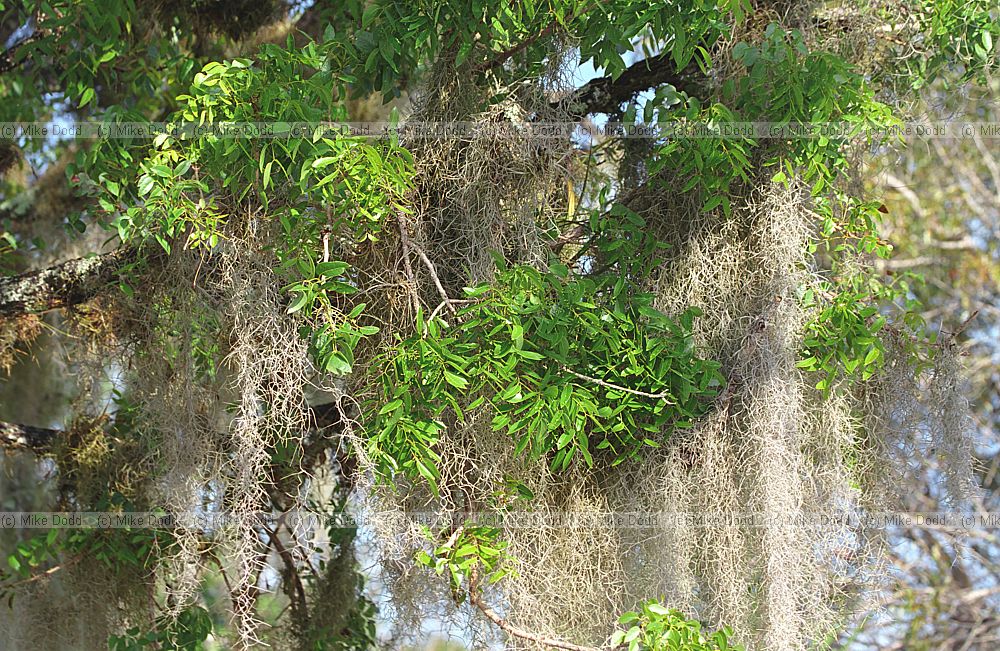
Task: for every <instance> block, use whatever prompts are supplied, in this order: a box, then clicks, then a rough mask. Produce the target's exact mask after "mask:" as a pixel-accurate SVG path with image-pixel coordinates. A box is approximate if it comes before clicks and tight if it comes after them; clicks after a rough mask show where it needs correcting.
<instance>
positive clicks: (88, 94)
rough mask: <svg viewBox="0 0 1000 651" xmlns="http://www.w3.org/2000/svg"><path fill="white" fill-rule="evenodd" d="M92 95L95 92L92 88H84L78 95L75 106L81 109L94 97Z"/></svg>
mask: <svg viewBox="0 0 1000 651" xmlns="http://www.w3.org/2000/svg"><path fill="white" fill-rule="evenodd" d="M94 95H95V93H94V89H93V88H87V89H86V90H84V91H83V94H82V95H80V103H79V104H77V105H76V108H78V109H81V108H83V107H84V106H86V105H87V104H90V102H91V101H92V100H93V99H94Z"/></svg>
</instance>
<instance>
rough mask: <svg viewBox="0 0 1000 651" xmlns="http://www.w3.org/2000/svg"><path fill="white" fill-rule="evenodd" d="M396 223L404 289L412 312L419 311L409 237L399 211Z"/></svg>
mask: <svg viewBox="0 0 1000 651" xmlns="http://www.w3.org/2000/svg"><path fill="white" fill-rule="evenodd" d="M396 222H397V223H398V224H399V245H400V248H401V249H402V250H403V251H402V252H403V269H404V270H405V271H406V280H407V286H406V288H407V289H408V290H409V293H410V300H411V301H412V302H413V311H414V312H416V311H417V310H419V309H420V297H419V296H418V295H417V278H416V276H414V275H413V265H411V264H410V236H409V234H407V232H406V220H404V219H403V214H402V212H400V211H399V210H397V211H396Z"/></svg>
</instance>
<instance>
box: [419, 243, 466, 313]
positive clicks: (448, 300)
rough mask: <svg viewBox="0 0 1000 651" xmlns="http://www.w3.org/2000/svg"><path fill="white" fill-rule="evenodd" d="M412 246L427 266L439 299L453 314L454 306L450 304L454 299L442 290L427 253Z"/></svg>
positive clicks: (435, 270)
mask: <svg viewBox="0 0 1000 651" xmlns="http://www.w3.org/2000/svg"><path fill="white" fill-rule="evenodd" d="M414 248H415V249H416V250H417V256H419V257H420V259H421V260H422V261H423V263H424V266H425V267H427V271H429V272H430V274H431V280H433V281H434V286H435V287H437V290H438V294H439V295H440V296H441V300H442V301H444V302H445V304H446V305H447V307H448V309H449V310H451V313H452V314H455V312H456V311H457V310H455V306H454V305H452V303H453V302H454V301H453V299H451V298H449V297H448V292H446V291H444V285H442V284H441V279H440V278H438V275H437V269H436V268H435V267H434V263H433V262H431V259H430V258H428V257H427V254H426V253H424V252H423V250H421V248H420V247H419V246H417V247H414Z"/></svg>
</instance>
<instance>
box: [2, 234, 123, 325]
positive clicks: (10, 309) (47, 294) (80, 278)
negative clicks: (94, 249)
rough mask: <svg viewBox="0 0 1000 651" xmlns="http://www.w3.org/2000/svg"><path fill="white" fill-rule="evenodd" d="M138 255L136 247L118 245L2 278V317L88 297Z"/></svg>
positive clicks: (51, 307)
mask: <svg viewBox="0 0 1000 651" xmlns="http://www.w3.org/2000/svg"><path fill="white" fill-rule="evenodd" d="M135 257H136V256H135V252H134V251H133V250H129V249H117V250H115V251H112V252H111V253H104V254H101V255H96V256H91V257H88V258H77V259H75V260H69V261H68V262H63V263H61V264H57V265H55V266H54V267H48V268H47V269H41V270H39V271H29V272H27V273H23V274H19V275H17V276H7V277H4V278H0V317H14V316H20V315H22V314H38V313H40V312H47V311H49V310H55V309H59V308H62V307H69V306H71V305H77V304H79V303H83V302H85V301H88V300H90V299H92V298H94V297H95V296H97V295H98V294H99V293H100V292H101V291H102V290H104V289H105V288H106V287H107V286H108V285H109V284H111V282H112V281H114V280H116V279H117V277H118V272H119V271H120V270H121V269H122V268H123V267H124V266H125V264H126V263H128V262H131V261H132V260H133V259H134V258H135Z"/></svg>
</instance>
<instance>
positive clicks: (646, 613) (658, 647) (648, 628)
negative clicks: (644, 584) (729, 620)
mask: <svg viewBox="0 0 1000 651" xmlns="http://www.w3.org/2000/svg"><path fill="white" fill-rule="evenodd" d="M618 623H619V624H622V625H624V626H628V628H627V629H619V630H617V631H615V632H614V634H613V635H612V636H611V641H610V642H611V645H612V646H613V647H618V646H622V647H626V646H627V648H628V650H629V651H639V649H644V650H648V651H727V650H728V649H732V651H742V649H743V646H741V645H737V644H731V643H730V636H731V635H732V632H731V631H729V630H727V629H722V630H719V631H715V632H714V633H711V634H708V633H705V632H703V631H702V630H701V623H700V622H697V621H694V620H689V619H687V618H686V617H685V616H684V615H683V614H682V613H679V612H677V611H676V610H671V609H668V608H666V607H664V606H663V604H662V603H660V602H659V601H657V600H655V599H654V600H650V601H647V602H645V603H643V604H642V608H641V610H640V611H639V612H633V611H630V612H627V613H625V614H623V615H622V616H621V617H620V618H619V619H618Z"/></svg>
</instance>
